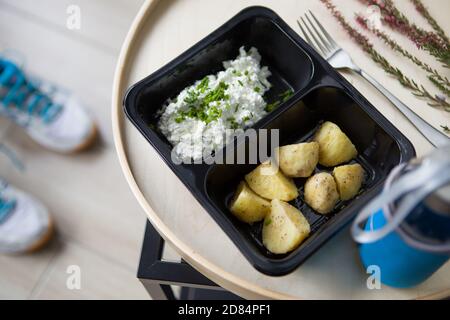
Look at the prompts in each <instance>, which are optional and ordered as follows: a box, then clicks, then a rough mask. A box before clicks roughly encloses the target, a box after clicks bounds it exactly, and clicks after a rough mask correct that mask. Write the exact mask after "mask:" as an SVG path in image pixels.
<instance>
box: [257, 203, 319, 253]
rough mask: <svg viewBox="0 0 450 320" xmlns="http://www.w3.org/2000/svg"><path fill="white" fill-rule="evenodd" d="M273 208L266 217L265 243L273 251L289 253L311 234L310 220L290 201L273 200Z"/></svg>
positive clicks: (264, 228)
mask: <svg viewBox="0 0 450 320" xmlns="http://www.w3.org/2000/svg"><path fill="white" fill-rule="evenodd" d="M271 204H272V209H271V210H270V213H269V214H268V215H267V216H266V218H265V219H264V225H263V230H262V238H263V244H264V246H265V247H266V248H267V250H269V251H270V252H272V253H277V254H281V253H287V252H289V251H292V250H294V249H295V248H297V247H298V246H299V245H300V243H302V241H303V240H304V239H305V238H306V237H307V236H308V235H309V232H310V227H309V223H308V221H307V220H306V219H305V217H304V216H303V214H302V213H301V212H300V211H299V210H297V208H295V207H293V206H291V205H290V204H289V203H286V202H283V201H280V200H276V199H275V200H272V202H271Z"/></svg>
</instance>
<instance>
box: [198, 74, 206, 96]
mask: <svg viewBox="0 0 450 320" xmlns="http://www.w3.org/2000/svg"><path fill="white" fill-rule="evenodd" d="M208 84H209V78H208V77H204V78H203V79H202V81H201V82H200V83H199V84H198V85H197V90H198V91H200V92H201V93H204V92H205V91H206V89H208Z"/></svg>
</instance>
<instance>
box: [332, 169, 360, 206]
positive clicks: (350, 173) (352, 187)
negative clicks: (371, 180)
mask: <svg viewBox="0 0 450 320" xmlns="http://www.w3.org/2000/svg"><path fill="white" fill-rule="evenodd" d="M333 176H334V180H336V185H337V189H338V191H339V195H340V197H341V200H349V199H351V198H353V197H354V196H356V195H357V194H358V192H359V189H361V185H362V182H363V180H364V169H363V168H362V167H361V165H359V164H357V163H356V164H348V165H343V166H340V167H336V168H334V170H333Z"/></svg>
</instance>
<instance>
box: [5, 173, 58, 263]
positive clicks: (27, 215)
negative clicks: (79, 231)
mask: <svg viewBox="0 0 450 320" xmlns="http://www.w3.org/2000/svg"><path fill="white" fill-rule="evenodd" d="M52 234H53V223H52V220H51V218H50V215H49V213H48V211H47V209H46V208H45V207H44V206H43V205H42V204H41V203H40V202H39V201H37V200H36V199H34V198H33V197H31V196H30V195H27V194H26V193H24V192H21V191H19V190H17V189H14V188H13V187H11V186H9V185H8V184H7V183H5V182H4V181H2V180H0V253H7V254H13V253H23V252H31V251H35V250H38V249H39V248H41V247H42V246H43V245H45V244H46V243H47V242H48V241H49V240H50V238H51V236H52Z"/></svg>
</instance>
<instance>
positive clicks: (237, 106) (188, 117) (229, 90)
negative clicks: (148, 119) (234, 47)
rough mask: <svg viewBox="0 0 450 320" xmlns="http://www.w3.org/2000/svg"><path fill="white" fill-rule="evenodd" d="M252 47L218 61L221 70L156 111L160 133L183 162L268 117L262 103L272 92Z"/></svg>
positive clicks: (203, 155) (267, 74)
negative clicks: (231, 58)
mask: <svg viewBox="0 0 450 320" xmlns="http://www.w3.org/2000/svg"><path fill="white" fill-rule="evenodd" d="M260 61H261V56H260V55H259V53H258V50H257V49H256V48H251V49H250V50H249V51H248V52H247V51H246V50H245V49H244V47H241V48H240V49H239V56H238V57H237V58H236V59H235V60H232V61H225V62H223V66H224V69H225V70H224V71H220V72H219V73H217V74H216V75H208V76H207V77H205V78H204V79H202V80H199V81H197V82H195V83H194V84H193V85H191V86H189V87H187V88H185V89H184V90H183V91H181V92H180V94H179V95H178V96H177V97H176V98H175V99H170V100H168V101H167V103H166V104H165V105H163V107H162V109H161V110H160V119H159V122H158V128H159V130H160V131H161V132H162V133H163V134H164V136H165V137H166V138H167V139H168V140H169V142H170V143H171V144H172V145H173V151H174V152H175V154H176V155H177V156H178V157H180V158H181V159H183V160H185V161H186V160H199V159H201V158H202V157H205V156H207V155H210V154H211V152H212V151H214V150H219V149H221V148H222V147H223V146H224V145H225V144H226V143H228V142H229V140H230V139H231V137H232V134H231V133H230V132H232V131H233V130H230V129H234V130H236V129H244V128H246V127H249V126H252V125H253V124H255V123H256V122H257V121H258V120H260V119H261V118H262V117H264V116H265V115H266V114H267V111H266V110H265V108H266V106H267V104H266V102H265V101H264V99H263V96H264V94H265V92H266V91H268V90H269V89H270V88H271V84H270V83H269V81H268V80H267V78H268V77H269V76H270V74H271V73H270V71H269V69H268V68H267V67H261V66H260Z"/></svg>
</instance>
